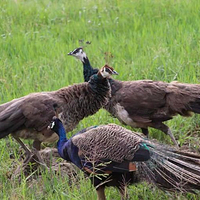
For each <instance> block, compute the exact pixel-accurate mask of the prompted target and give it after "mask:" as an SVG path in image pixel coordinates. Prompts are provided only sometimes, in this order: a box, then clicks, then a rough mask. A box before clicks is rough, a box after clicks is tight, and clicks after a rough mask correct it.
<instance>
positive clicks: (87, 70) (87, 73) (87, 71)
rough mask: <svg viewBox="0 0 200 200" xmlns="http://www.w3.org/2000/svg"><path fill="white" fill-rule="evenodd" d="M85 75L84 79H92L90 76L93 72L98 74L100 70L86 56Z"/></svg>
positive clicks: (84, 63) (86, 80)
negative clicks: (93, 66) (94, 67)
mask: <svg viewBox="0 0 200 200" xmlns="http://www.w3.org/2000/svg"><path fill="white" fill-rule="evenodd" d="M83 60H84V61H83V62H82V63H83V76H84V81H85V82H88V81H89V80H90V77H91V76H92V75H93V74H96V73H97V72H98V70H96V69H93V68H92V66H91V65H90V61H89V59H88V57H87V56H86V57H84V58H83Z"/></svg>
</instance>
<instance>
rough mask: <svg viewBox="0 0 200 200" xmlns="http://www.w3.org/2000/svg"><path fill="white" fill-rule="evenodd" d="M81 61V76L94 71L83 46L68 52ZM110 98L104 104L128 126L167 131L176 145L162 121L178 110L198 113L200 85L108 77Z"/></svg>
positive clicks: (146, 131) (178, 112) (199, 110)
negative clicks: (121, 79) (120, 79)
mask: <svg viewBox="0 0 200 200" xmlns="http://www.w3.org/2000/svg"><path fill="white" fill-rule="evenodd" d="M68 55H72V56H74V57H76V58H78V59H79V60H81V62H82V63H83V74H84V80H85V81H86V82H87V81H88V80H89V78H90V76H91V75H93V74H95V73H97V71H98V70H97V69H93V68H92V66H91V65H90V62H89V59H88V57H87V56H86V53H85V52H84V51H83V48H77V49H75V50H74V51H72V52H70V53H68ZM109 82H110V84H111V98H110V100H109V102H108V103H107V104H106V105H105V106H104V108H105V109H106V110H107V111H108V112H110V113H111V114H112V115H113V116H114V117H116V118H118V119H119V121H121V122H122V123H124V124H127V125H129V126H131V127H137V128H141V129H142V132H143V134H145V135H146V136H148V127H152V128H155V129H158V130H161V131H162V132H164V133H165V134H167V135H169V136H170V137H171V139H172V141H173V142H174V144H176V145H177V146H178V143H177V142H176V140H175V138H174V136H173V134H172V132H171V130H170V128H169V127H168V126H167V125H165V124H164V123H163V122H164V121H167V120H170V119H172V118H173V116H175V115H177V114H179V115H182V116H186V117H188V116H191V113H192V112H194V113H200V85H198V84H184V83H178V82H171V83H165V82H162V81H151V80H139V81H118V80H114V79H111V78H110V79H109Z"/></svg>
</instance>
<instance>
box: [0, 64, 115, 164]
mask: <svg viewBox="0 0 200 200" xmlns="http://www.w3.org/2000/svg"><path fill="white" fill-rule="evenodd" d="M113 74H117V72H116V71H115V70H114V69H113V68H112V67H109V66H108V65H105V66H104V67H102V68H101V69H100V70H99V71H98V73H97V74H95V75H94V76H92V77H91V78H90V80H89V82H87V83H81V84H74V85H72V86H68V87H64V88H61V89H59V90H57V91H51V92H39V93H32V94H29V95H27V96H24V97H21V98H18V99H14V100H12V101H10V102H8V103H5V104H2V105H0V138H4V137H6V136H7V135H9V134H10V133H12V136H13V137H14V138H15V139H16V140H17V142H19V144H20V145H21V146H22V148H23V149H24V150H25V153H26V157H25V159H24V164H27V163H28V162H29V161H30V158H32V156H33V155H35V156H36V158H37V159H38V161H39V162H41V163H42V159H41V157H40V155H39V152H38V150H40V146H41V143H42V142H47V143H51V142H54V141H56V140H57V134H55V133H53V131H51V130H47V126H48V124H49V123H50V121H51V119H52V117H53V116H54V112H53V111H52V105H53V104H54V103H57V104H59V105H60V107H59V117H60V119H61V120H62V121H63V122H64V126H65V128H66V131H67V132H68V131H71V130H73V129H74V128H75V126H76V125H77V124H78V123H79V121H80V120H82V119H83V118H84V117H87V116H89V115H93V114H95V113H96V112H97V111H98V110H99V109H100V108H101V107H102V106H103V105H105V104H106V103H107V101H108V97H109V96H110V84H109V82H108V80H107V78H108V77H110V76H111V75H113ZM20 138H24V139H32V140H34V141H33V147H34V148H33V149H32V151H33V152H31V151H30V150H29V149H28V148H27V147H26V146H25V145H24V143H23V142H22V141H21V140H20Z"/></svg>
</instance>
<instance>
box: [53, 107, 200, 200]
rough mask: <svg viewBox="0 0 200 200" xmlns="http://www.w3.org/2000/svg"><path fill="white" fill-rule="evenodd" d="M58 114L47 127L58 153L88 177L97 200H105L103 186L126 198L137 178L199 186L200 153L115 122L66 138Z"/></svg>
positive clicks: (180, 187)
mask: <svg viewBox="0 0 200 200" xmlns="http://www.w3.org/2000/svg"><path fill="white" fill-rule="evenodd" d="M54 106H56V105H54ZM57 116H58V115H56V116H54V118H53V120H52V122H51V123H50V125H49V128H50V129H51V130H53V131H54V132H55V133H57V134H58V136H59V140H58V142H57V148H58V153H59V155H60V156H61V157H62V158H63V159H65V160H67V161H70V162H72V163H74V164H75V165H76V166H77V167H78V168H79V169H81V170H82V171H83V172H84V173H85V174H86V175H87V176H89V177H90V179H91V181H92V184H93V185H94V187H95V188H96V191H97V196H98V200H105V199H106V197H105V193H104V189H105V186H114V187H117V188H118V189H119V191H120V194H121V198H122V199H126V198H127V193H126V191H127V190H126V186H127V185H128V184H133V183H137V182H139V181H148V182H149V183H152V184H155V185H156V186H158V187H159V188H162V189H165V190H177V191H181V192H188V191H189V192H194V191H195V189H198V190H199V189H200V155H198V154H194V153H189V152H184V151H179V150H177V149H175V148H173V147H171V146H167V145H163V144H159V143H156V142H153V141H151V140H147V139H144V138H143V137H141V136H140V135H139V134H137V133H135V132H132V131H130V130H128V129H125V128H123V127H121V126H119V125H116V124H108V125H100V126H93V127H89V128H86V129H84V130H82V131H80V132H79V133H77V134H76V135H74V136H73V137H71V138H70V139H67V138H66V132H65V129H64V127H63V125H62V122H61V120H60V119H59V118H58V117H57Z"/></svg>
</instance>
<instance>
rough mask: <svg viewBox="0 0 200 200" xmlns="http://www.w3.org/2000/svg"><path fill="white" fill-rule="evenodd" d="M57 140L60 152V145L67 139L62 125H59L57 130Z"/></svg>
mask: <svg viewBox="0 0 200 200" xmlns="http://www.w3.org/2000/svg"><path fill="white" fill-rule="evenodd" d="M58 136H59V140H58V142H57V147H58V151H59V152H60V151H61V149H62V146H63V145H64V144H65V143H66V142H67V141H68V139H67V137H66V132H65V129H64V127H63V126H62V125H61V126H60V127H59V130H58Z"/></svg>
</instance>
